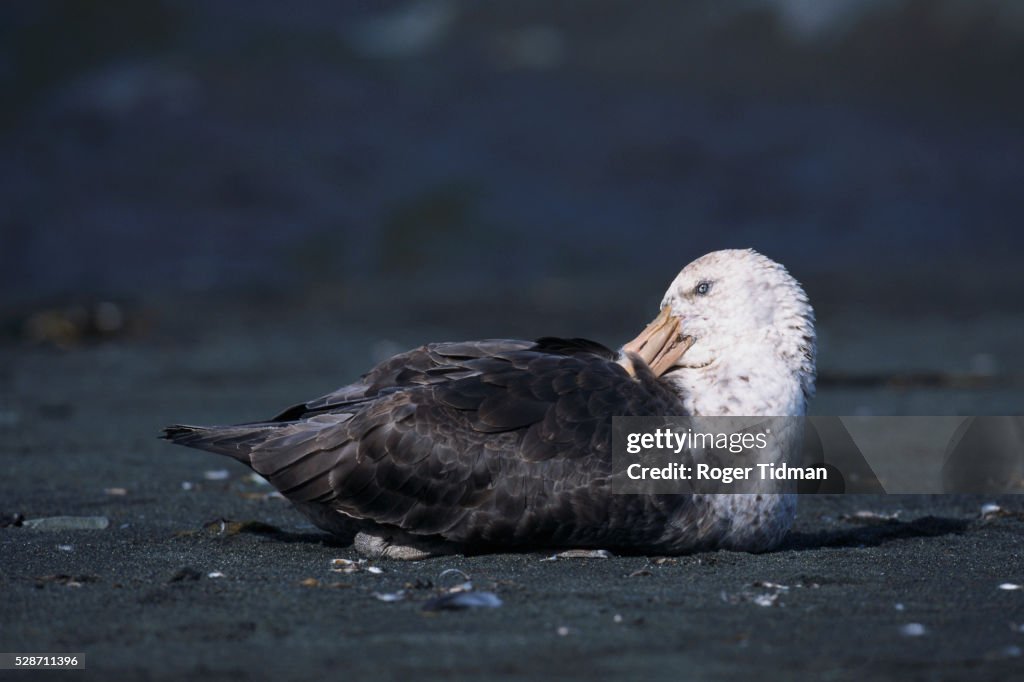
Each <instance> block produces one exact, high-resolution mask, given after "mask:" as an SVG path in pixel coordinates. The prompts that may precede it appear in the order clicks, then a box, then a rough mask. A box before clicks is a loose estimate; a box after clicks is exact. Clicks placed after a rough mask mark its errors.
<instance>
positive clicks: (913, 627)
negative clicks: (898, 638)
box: [900, 623, 927, 637]
mask: <svg viewBox="0 0 1024 682" xmlns="http://www.w3.org/2000/svg"><path fill="white" fill-rule="evenodd" d="M925 632H927V630H926V629H925V627H924V626H923V625H921V624H920V623H907V624H906V625H904V626H902V627H901V628H900V634H901V635H903V636H904V637H920V636H921V635H923V634H924V633H925Z"/></svg>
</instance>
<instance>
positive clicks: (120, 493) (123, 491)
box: [103, 488, 128, 497]
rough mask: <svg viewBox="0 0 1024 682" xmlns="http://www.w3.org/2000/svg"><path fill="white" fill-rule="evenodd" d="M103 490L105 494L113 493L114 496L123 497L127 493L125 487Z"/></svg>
mask: <svg viewBox="0 0 1024 682" xmlns="http://www.w3.org/2000/svg"><path fill="white" fill-rule="evenodd" d="M103 492H104V493H106V494H107V495H113V496H114V497H123V496H124V495H127V494H128V490H127V489H126V488H104V489H103Z"/></svg>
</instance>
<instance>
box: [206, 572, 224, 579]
mask: <svg viewBox="0 0 1024 682" xmlns="http://www.w3.org/2000/svg"><path fill="white" fill-rule="evenodd" d="M206 577H207V578H226V577H227V576H226V575H224V574H223V573H221V572H220V571H213V572H212V573H207V574H206Z"/></svg>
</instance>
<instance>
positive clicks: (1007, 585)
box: [999, 583, 1021, 591]
mask: <svg viewBox="0 0 1024 682" xmlns="http://www.w3.org/2000/svg"><path fill="white" fill-rule="evenodd" d="M999 589H1000V590H1007V591H1010V590H1019V589H1021V585H1018V584H1017V583H1003V584H1001V585H1000V586H999Z"/></svg>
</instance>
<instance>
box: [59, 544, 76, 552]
mask: <svg viewBox="0 0 1024 682" xmlns="http://www.w3.org/2000/svg"><path fill="white" fill-rule="evenodd" d="M57 549H59V550H60V551H62V552H73V551H75V546H74V545H57Z"/></svg>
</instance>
